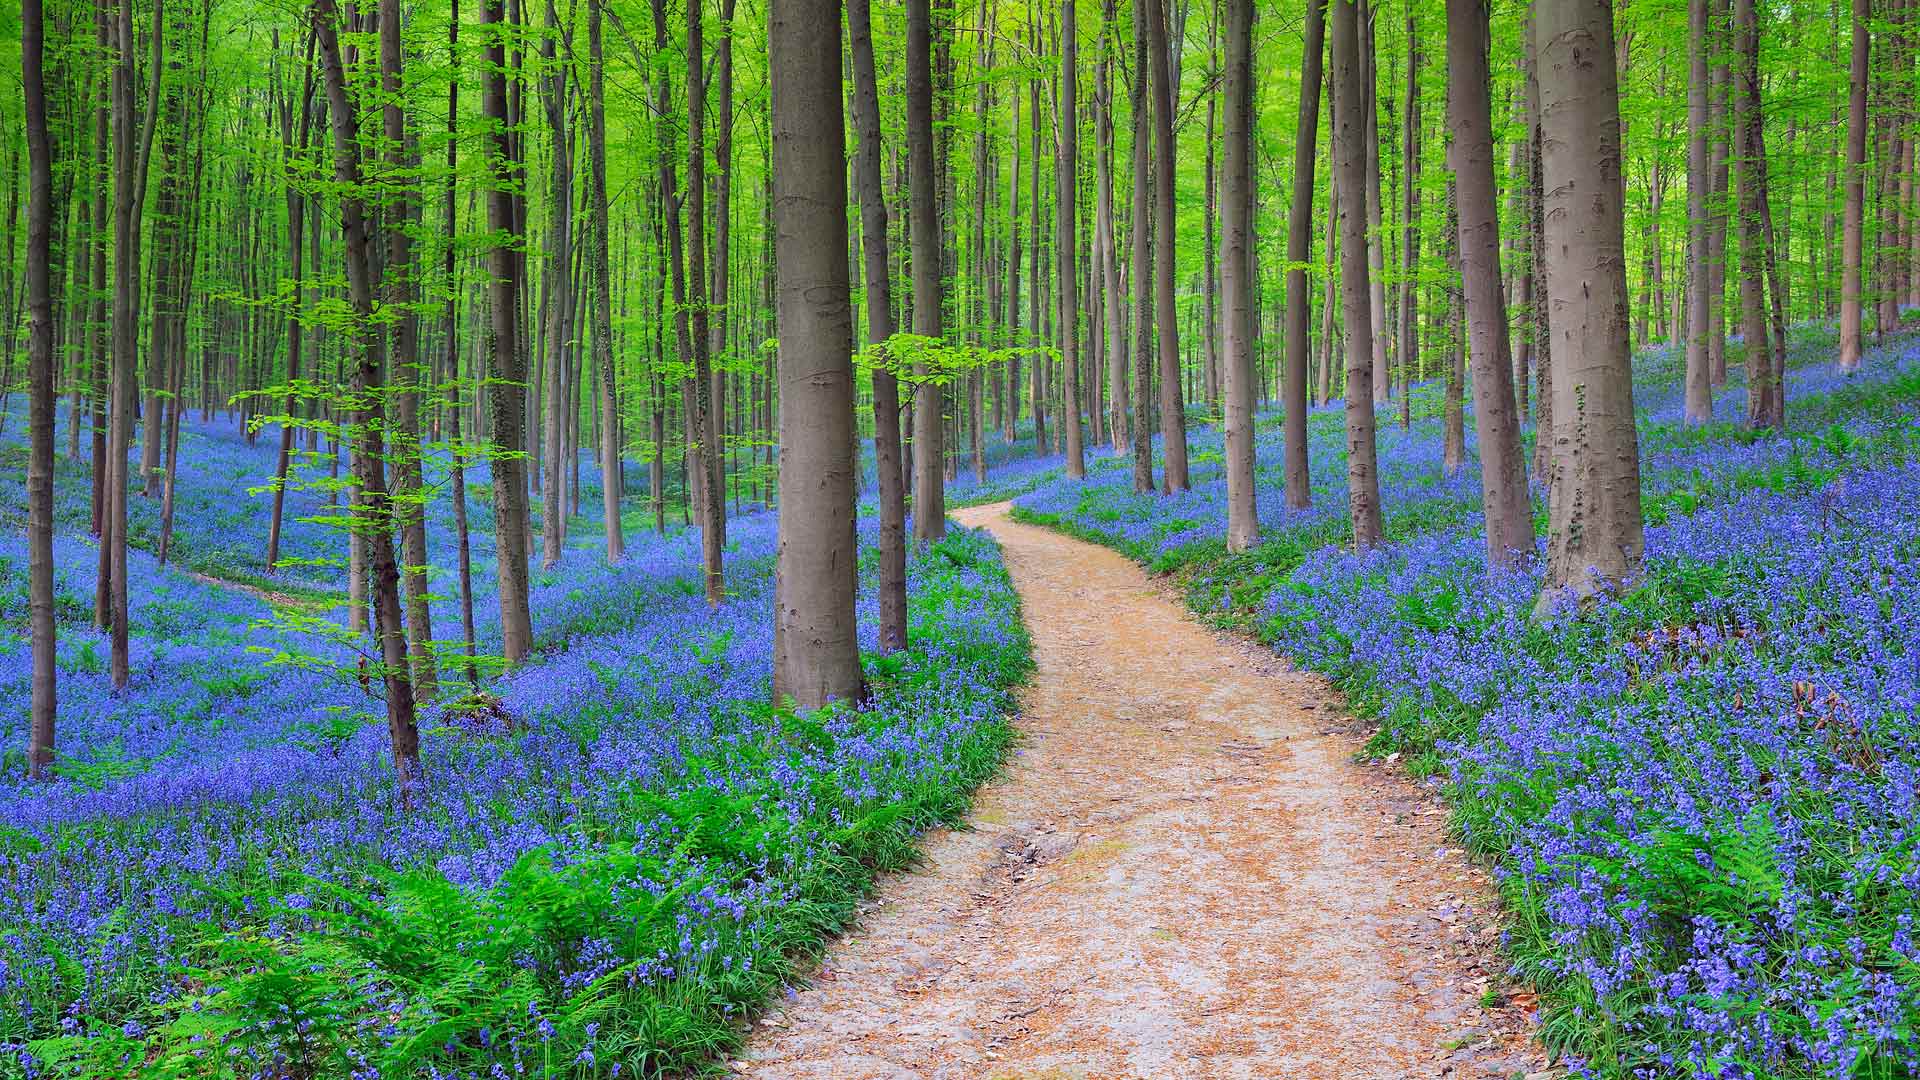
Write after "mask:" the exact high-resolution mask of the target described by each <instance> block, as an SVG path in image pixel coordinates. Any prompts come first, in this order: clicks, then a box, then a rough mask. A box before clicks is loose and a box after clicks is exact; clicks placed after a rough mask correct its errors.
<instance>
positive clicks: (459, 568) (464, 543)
mask: <svg viewBox="0 0 1920 1080" xmlns="http://www.w3.org/2000/svg"><path fill="white" fill-rule="evenodd" d="M448 10H449V17H448V20H447V64H448V70H449V71H450V72H451V73H452V74H451V76H450V77H449V78H448V79H447V183H446V189H445V206H446V209H445V215H446V228H447V236H448V237H449V238H451V237H453V236H457V235H458V234H459V224H460V221H459V204H458V203H457V202H456V201H455V198H454V193H455V189H456V187H457V186H458V177H459V168H458V167H459V163H460V157H459V155H460V140H459V138H458V137H457V133H458V131H459V126H460V125H459V121H460V0H453V3H452V4H451V5H449V9H448ZM467 209H468V212H469V213H471V212H472V209H473V204H472V201H471V199H469V201H468V204H467ZM454 247H455V245H454V244H452V243H450V242H449V243H446V244H444V245H442V248H443V250H442V253H441V259H442V262H441V265H440V272H441V273H442V275H444V276H445V278H446V286H447V303H446V309H445V313H444V315H443V321H444V323H445V324H446V331H445V332H446V341H445V342H444V344H443V346H442V347H443V348H445V350H446V378H447V380H448V381H449V382H451V383H452V384H453V385H454V386H455V387H459V386H461V385H462V380H461V377H460V333H459V324H458V323H457V321H456V320H457V319H458V316H459V307H460V301H459V296H460V276H459V272H458V267H457V265H456V263H455V261H454V258H455V251H454ZM476 306H477V305H476ZM476 385H477V381H476ZM476 393H477V389H476ZM458 396H459V391H458V390H456V391H455V397H456V399H457V398H458ZM464 411H465V409H464V407H463V406H461V405H460V404H459V402H458V401H457V400H456V401H455V402H454V403H453V404H452V405H450V406H449V407H448V409H447V421H448V434H449V436H450V437H451V439H452V442H453V447H454V449H453V452H452V453H451V454H450V455H448V457H449V459H450V460H449V461H448V472H449V473H450V474H451V477H450V479H451V482H452V492H451V494H452V498H453V533H454V550H455V569H456V573H457V575H458V578H459V584H460V637H461V641H462V642H463V643H464V644H465V646H466V651H467V664H466V672H467V682H468V683H469V684H475V685H477V683H478V680H479V669H478V667H477V666H476V665H475V664H474V659H475V656H476V645H475V643H474V632H473V551H472V547H471V544H470V540H469V537H468V529H467V461H466V451H465V449H464V447H463V446H462V443H461V438H460V414H461V413H462V412H464ZM474 434H475V435H476V436H478V435H479V432H477V431H476V432H475V433H474Z"/></svg>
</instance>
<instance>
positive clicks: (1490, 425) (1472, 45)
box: [1447, 0, 1534, 567]
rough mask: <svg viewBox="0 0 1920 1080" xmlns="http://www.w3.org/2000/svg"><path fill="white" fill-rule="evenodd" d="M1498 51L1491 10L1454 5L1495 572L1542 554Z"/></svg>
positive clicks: (1457, 116) (1470, 309) (1457, 198)
mask: <svg viewBox="0 0 1920 1080" xmlns="http://www.w3.org/2000/svg"><path fill="white" fill-rule="evenodd" d="M1488 44H1489V41H1488V33H1487V9H1486V6H1485V5H1484V3H1483V2H1482V0H1447V72H1448V78H1447V115H1448V121H1449V126H1450V128H1451V130H1452V134H1453V149H1452V151H1451V152H1452V155H1453V168H1454V173H1455V175H1456V176H1457V177H1458V180H1457V183H1456V185H1455V190H1454V198H1453V200H1452V203H1453V206H1454V207H1455V210H1456V213H1457V229H1458V236H1459V240H1458V243H1459V257H1460V271H1461V285H1462V291H1463V293H1464V306H1465V309H1466V319H1467V326H1468V331H1467V332H1468V335H1469V338H1468V343H1467V347H1468V355H1469V357H1470V362H1471V364H1472V368H1473V426H1474V433H1475V435H1476V436H1477V437H1478V439H1479V442H1480V495H1481V503H1482V506H1483V507H1484V508H1485V512H1486V522H1487V528H1486V536H1487V565H1488V566H1490V567H1492V566H1512V565H1514V564H1515V563H1516V562H1518V561H1519V559H1520V558H1521V557H1523V556H1525V555H1530V554H1532V552H1533V549H1534V542H1533V505H1532V501H1531V499H1530V498H1529V496H1528V493H1527V472H1526V456H1525V454H1524V453H1523V452H1522V450H1521V444H1520V416H1519V412H1518V409H1517V407H1516V405H1515V402H1514V395H1513V371H1512V368H1511V366H1510V365H1509V363H1508V355H1509V350H1508V344H1507V304H1506V297H1505V295H1504V292H1503V289H1502V283H1501V278H1500V220H1499V205H1500V201H1499V195H1498V191H1497V189H1496V188H1495V186H1494V178H1493V153H1494V151H1493V103H1492V99H1491V95H1490V93H1489V92H1488V85H1487V83H1488V65H1487V49H1488Z"/></svg>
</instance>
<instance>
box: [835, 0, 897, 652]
mask: <svg viewBox="0 0 1920 1080" xmlns="http://www.w3.org/2000/svg"><path fill="white" fill-rule="evenodd" d="M846 8H847V46H848V50H847V51H848V53H849V55H850V57H851V59H852V61H853V96H852V102H851V112H852V113H853V126H854V137H855V138H856V139H857V140H858V141H857V144H856V147H855V151H854V159H853V173H854V182H855V185H856V186H857V187H858V188H859V196H860V250H861V254H862V257H863V260H864V261H863V263H862V265H863V267H864V269H865V274H866V287H867V343H868V344H869V345H872V346H877V347H882V348H884V347H885V346H886V344H887V342H889V341H890V340H892V338H893V335H894V333H895V331H896V330H897V326H896V324H895V323H894V319H893V284H892V275H893V271H892V264H891V262H890V261H889V259H888V253H887V203H886V199H885V198H884V197H883V195H882V193H881V189H880V91H879V82H878V80H877V79H876V78H875V76H874V67H873V20H872V18H871V16H870V14H869V11H868V0H847V5H846ZM873 457H874V471H875V472H876V473H877V474H878V476H877V480H878V484H877V486H878V488H879V495H880V507H879V517H880V650H881V651H882V652H893V651H895V650H897V649H904V648H906V646H907V539H906V531H907V527H906V514H907V502H906V482H905V477H904V476H903V475H902V474H901V465H902V462H901V447H900V384H899V381H898V380H897V379H896V378H895V377H894V375H893V372H892V371H890V370H888V368H887V365H886V364H884V363H881V364H875V365H874V366H873Z"/></svg>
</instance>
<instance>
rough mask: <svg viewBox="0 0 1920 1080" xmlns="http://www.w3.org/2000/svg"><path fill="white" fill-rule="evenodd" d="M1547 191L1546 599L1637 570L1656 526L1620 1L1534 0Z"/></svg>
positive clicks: (1583, 591) (1587, 590)
mask: <svg viewBox="0 0 1920 1080" xmlns="http://www.w3.org/2000/svg"><path fill="white" fill-rule="evenodd" d="M1531 29H1532V35H1533V38H1532V46H1533V51H1534V55H1535V56H1536V58H1537V63H1536V64H1535V70H1536V71H1537V73H1538V79H1539V84H1540V126H1541V162H1540V166H1541V177H1542V186H1541V191H1542V193H1543V196H1544V200H1545V214H1544V216H1545V219H1546V230H1547V235H1546V239H1547V245H1546V250H1547V251H1549V252H1551V253H1552V255H1553V257H1552V258H1549V259H1548V260H1547V261H1546V265H1545V266H1544V267H1543V269H1544V271H1545V274H1546V294H1547V298H1548V303H1547V319H1548V333H1549V337H1550V341H1551V343H1552V344H1551V349H1552V352H1553V364H1554V368H1555V370H1554V373H1553V395H1554V399H1555V400H1554V406H1553V415H1554V427H1553V431H1552V439H1553V468H1554V472H1555V476H1554V478H1553V482H1552V484H1551V485H1550V486H1549V491H1550V492H1551V495H1550V498H1549V500H1548V501H1549V507H1550V508H1549V518H1550V524H1549V529H1548V534H1547V580H1546V583H1545V588H1544V590H1543V592H1542V593H1541V605H1542V606H1543V607H1545V606H1550V605H1551V604H1552V603H1553V602H1554V601H1555V600H1556V598H1557V597H1558V596H1560V595H1561V594H1562V593H1564V592H1571V593H1572V594H1573V596H1575V597H1576V598H1578V599H1582V600H1584V599H1586V598H1587V597H1589V596H1592V595H1593V594H1595V593H1597V592H1599V591H1601V590H1603V589H1606V588H1609V587H1612V586H1614V585H1617V584H1618V583H1620V582H1623V581H1625V580H1626V579H1627V578H1629V577H1630V576H1631V575H1633V574H1634V573H1636V572H1637V571H1638V569H1639V566H1640V560H1641V556H1642V553H1643V551H1644V549H1645V540H1644V538H1643V535H1642V525H1641V515H1640V453H1639V449H1638V446H1637V443H1636V441H1635V433H1634V417H1633V372H1632V367H1631V363H1630V361H1631V355H1630V348H1629V344H1630V343H1629V342H1628V339H1627V333H1628V325H1627V275H1626V224H1625V218H1624V215H1623V207H1622V205H1621V200H1622V195H1623V192H1622V189H1621V186H1620V95H1619V82H1618V77H1617V75H1616V73H1615V69H1614V39H1613V6H1612V4H1611V3H1609V2H1608V0H1564V2H1562V3H1557V4H1544V5H1540V6H1537V7H1535V8H1534V10H1533V25H1532V28H1531Z"/></svg>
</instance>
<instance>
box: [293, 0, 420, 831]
mask: <svg viewBox="0 0 1920 1080" xmlns="http://www.w3.org/2000/svg"><path fill="white" fill-rule="evenodd" d="M397 2H398V0H385V3H387V4H397ZM339 17H340V16H339V12H338V10H337V9H336V8H335V6H334V0H314V3H313V25H314V32H315V36H316V37H317V38H318V42H319V46H320V62H321V67H322V70H323V71H324V73H325V81H326V87H327V103H328V107H329V108H328V112H329V114H330V117H329V118H330V120H331V122H332V126H333V143H334V155H333V156H334V166H333V179H334V182H335V183H336V184H338V185H339V186H340V191H341V196H340V222H341V231H342V233H343V234H344V238H345V241H346V244H345V246H346V256H347V291H348V294H349V299H350V302H351V303H352V305H353V311H354V316H355V324H354V327H353V330H352V331H351V337H353V338H356V339H358V340H357V341H355V343H354V345H355V348H354V350H353V351H354V353H355V356H354V359H353V361H352V368H351V371H352V377H351V389H350V396H351V399H352V402H353V411H354V414H355V415H354V418H353V423H354V428H355V430H354V433H353V444H354V446H353V457H354V473H355V476H356V479H358V481H359V488H360V493H361V495H360V501H359V504H358V505H356V506H355V507H354V508H353V511H352V517H353V528H354V529H355V530H356V531H359V532H364V533H365V534H366V537H367V547H368V550H369V554H370V557H371V561H372V567H371V570H372V577H373V581H372V588H373V600H374V634H375V636H376V637H377V638H378V639H379V643H380V669H381V670H380V675H381V678H382V680H383V681H384V682H385V684H386V700H387V734H388V737H389V741H390V743H391V750H392V753H393V767H394V772H395V773H396V774H397V776H398V780H399V785H400V791H401V796H402V798H403V799H407V800H409V801H411V799H412V798H413V795H414V792H415V790H416V788H417V786H418V784H419V781H420V733H419V729H418V728H417V727H416V726H415V723H414V697H413V679H412V677H411V673H410V672H409V670H408V658H407V636H406V627H405V626H404V625H402V622H401V614H400V567H399V563H398V561H397V560H396V558H395V556H394V550H393V524H394V516H395V515H394V508H393V504H392V502H391V501H390V500H389V499H388V496H387V486H386V478H385V476H384V473H385V467H384V463H383V458H384V454H385V451H384V449H383V447H382V441H383V440H382V437H381V430H382V428H383V427H384V421H383V420H382V419H381V415H380V414H381V411H382V410H381V408H380V404H379V403H380V393H381V390H380V388H381V371H380V368H381V359H382V358H381V351H382V350H381V347H380V335H379V333H378V331H377V330H376V329H375V328H374V327H373V326H372V320H373V313H374V297H373V291H374V285H373V270H372V263H371V258H370V253H369V251H368V249H369V247H370V246H371V238H370V236H369V235H368V234H369V229H368V227H367V220H366V208H365V205H364V203H363V202H362V196H361V195H360V190H359V189H360V183H361V176H360V145H359V140H358V132H357V127H358V125H357V123H356V116H355V113H354V111H353V106H352V104H351V103H350V102H349V101H348V98H347V74H346V69H345V67H344V66H343V65H342V64H341V61H340V42H339V38H338V35H337V31H336V28H335V26H334V23H335V21H336V20H337V19H338V18H339ZM382 22H383V23H384V24H385V25H384V26H383V27H382V35H381V36H382V37H383V38H384V37H385V36H386V33H385V31H387V30H389V29H392V30H397V29H398V27H399V19H398V11H397V9H396V10H395V13H394V16H393V18H392V19H391V20H388V19H383V20H382ZM383 55H384V42H383ZM393 56H394V58H395V61H396V62H397V60H398V56H399V50H398V42H397V41H396V42H395V48H394V52H393Z"/></svg>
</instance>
